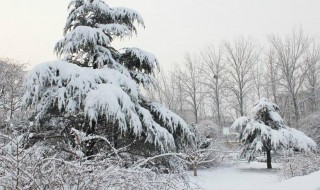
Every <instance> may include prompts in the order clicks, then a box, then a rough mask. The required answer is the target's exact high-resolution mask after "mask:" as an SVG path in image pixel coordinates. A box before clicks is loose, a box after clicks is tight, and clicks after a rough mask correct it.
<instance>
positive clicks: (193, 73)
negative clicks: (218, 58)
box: [180, 54, 207, 123]
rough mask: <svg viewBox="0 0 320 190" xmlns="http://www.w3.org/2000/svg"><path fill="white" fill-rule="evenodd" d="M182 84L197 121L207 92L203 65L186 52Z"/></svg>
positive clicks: (186, 99) (181, 71)
mask: <svg viewBox="0 0 320 190" xmlns="http://www.w3.org/2000/svg"><path fill="white" fill-rule="evenodd" d="M180 75H181V85H182V89H183V92H184V93H185V97H186V98H185V101H186V103H187V104H188V105H190V107H191V109H192V112H193V114H194V118H195V122H196V123H197V122H198V120H199V112H200V109H201V106H203V102H204V99H205V97H206V96H207V92H206V89H205V86H204V84H203V76H202V65H201V64H200V61H199V60H198V58H196V57H191V55H189V54H186V56H185V61H184V68H183V69H182V70H180Z"/></svg>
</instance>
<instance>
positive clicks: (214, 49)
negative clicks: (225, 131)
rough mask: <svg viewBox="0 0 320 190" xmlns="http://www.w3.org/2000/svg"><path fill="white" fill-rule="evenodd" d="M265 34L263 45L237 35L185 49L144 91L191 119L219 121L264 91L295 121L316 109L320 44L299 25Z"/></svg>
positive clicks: (238, 112) (237, 113)
mask: <svg viewBox="0 0 320 190" xmlns="http://www.w3.org/2000/svg"><path fill="white" fill-rule="evenodd" d="M267 39H268V44H267V45H266V46H261V45H260V44H258V43H257V42H256V41H254V40H253V39H251V38H245V37H239V38H237V39H235V40H234V41H224V42H223V43H221V44H220V45H219V46H214V45H211V46H208V47H206V48H204V49H203V50H201V51H200V52H199V53H197V54H196V55H191V54H186V55H185V58H184V61H183V62H182V64H181V65H176V67H175V69H174V70H173V71H171V72H166V73H164V72H162V73H160V74H159V76H158V81H159V85H158V88H157V89H156V90H154V91H148V92H147V94H148V96H150V97H151V98H152V99H156V100H158V101H160V102H162V103H164V104H166V105H167V106H168V107H169V108H170V109H172V110H175V111H176V112H178V113H179V114H180V115H181V116H182V117H184V118H185V119H186V120H187V121H189V122H196V123H197V122H198V121H199V120H201V119H204V118H213V119H214V120H215V121H216V122H217V124H219V125H220V126H222V125H227V124H228V121H231V120H232V119H233V118H235V117H239V116H243V115H246V113H247V110H248V108H250V106H251V105H252V104H253V103H254V102H255V100H257V99H260V98H261V97H267V98H268V99H270V100H272V101H273V102H275V103H276V104H278V105H279V106H280V108H282V115H283V117H285V119H286V120H287V121H289V122H291V124H294V123H296V121H298V120H299V119H300V118H301V117H303V116H305V115H307V114H310V113H313V112H315V111H317V110H318V103H317V102H318V100H319V97H320V96H319V76H320V74H319V63H320V44H319V43H318V41H317V40H316V39H314V38H311V37H309V36H307V35H305V34H304V32H303V30H302V29H300V30H293V31H292V33H291V34H289V35H287V36H285V37H280V36H276V35H269V36H268V38H267Z"/></svg>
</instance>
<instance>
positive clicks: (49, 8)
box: [0, 0, 320, 68]
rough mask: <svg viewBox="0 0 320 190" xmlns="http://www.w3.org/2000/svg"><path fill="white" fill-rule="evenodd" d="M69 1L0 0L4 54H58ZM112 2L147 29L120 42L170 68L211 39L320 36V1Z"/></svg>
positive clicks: (31, 57) (32, 59) (0, 53)
mask: <svg viewBox="0 0 320 190" xmlns="http://www.w3.org/2000/svg"><path fill="white" fill-rule="evenodd" d="M68 2H69V1H68V0H0V57H10V58H15V59H18V60H20V61H23V62H28V63H30V64H32V65H35V64H38V63H41V62H45V61H49V60H53V59H56V57H55V55H54V54H53V47H54V45H55V43H56V42H57V41H58V40H59V39H61V37H62V30H63V27H64V24H65V21H66V17H67V4H68ZM106 2H107V4H108V5H109V6H111V7H112V6H123V7H128V8H131V9H135V10H137V11H138V12H140V14H141V15H142V16H143V18H144V20H145V24H146V28H145V29H143V28H139V30H138V36H137V37H133V38H132V39H130V40H124V41H122V42H120V43H117V44H116V47H133V46H134V47H139V48H141V49H144V50H146V51H150V52H152V53H154V54H155V55H156V56H157V57H158V59H159V60H160V64H162V65H163V66H164V67H166V68H170V67H171V65H172V64H173V63H179V62H181V61H182V60H183V56H184V54H185V53H186V52H195V51H197V50H199V49H201V48H203V47H205V46H206V45H208V44H218V43H220V41H222V40H226V39H227V40H228V39H233V38H234V37H236V36H239V35H250V36H252V37H253V38H255V39H257V40H258V41H262V42H263V41H265V40H266V35H267V34H270V33H275V34H279V35H284V34H286V33H289V32H291V30H292V29H293V28H294V27H300V26H302V27H303V29H304V31H305V32H306V33H308V34H311V35H316V36H320V11H319V9H320V0H161V1H159V0H158V1H156V0H107V1H106Z"/></svg>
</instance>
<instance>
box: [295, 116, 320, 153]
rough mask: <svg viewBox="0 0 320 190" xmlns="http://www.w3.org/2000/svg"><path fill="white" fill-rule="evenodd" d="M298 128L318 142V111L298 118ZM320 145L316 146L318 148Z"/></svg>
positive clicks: (319, 118)
mask: <svg viewBox="0 0 320 190" xmlns="http://www.w3.org/2000/svg"><path fill="white" fill-rule="evenodd" d="M297 126H298V127H299V129H300V130H301V131H303V132H304V133H305V134H307V135H308V136H310V137H311V138H312V139H314V140H315V141H316V143H317V144H318V145H319V144H320V112H315V113H312V114H310V115H308V116H307V117H305V118H303V119H301V120H299V123H298V124H297ZM319 148H320V146H318V149H319Z"/></svg>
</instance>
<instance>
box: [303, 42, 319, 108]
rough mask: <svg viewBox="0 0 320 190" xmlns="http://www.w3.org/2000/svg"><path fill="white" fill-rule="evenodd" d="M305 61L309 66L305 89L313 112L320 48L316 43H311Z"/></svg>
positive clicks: (315, 99)
mask: <svg viewBox="0 0 320 190" xmlns="http://www.w3.org/2000/svg"><path fill="white" fill-rule="evenodd" d="M306 61H307V64H308V66H309V70H308V72H307V77H306V88H307V91H308V92H309V93H308V94H309V97H308V99H310V111H311V112H315V111H316V110H317V107H318V101H317V100H318V99H317V97H318V94H319V82H320V81H319V71H320V46H319V44H318V43H316V42H314V43H312V45H311V47H310V48H309V50H308V52H307V55H306Z"/></svg>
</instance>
